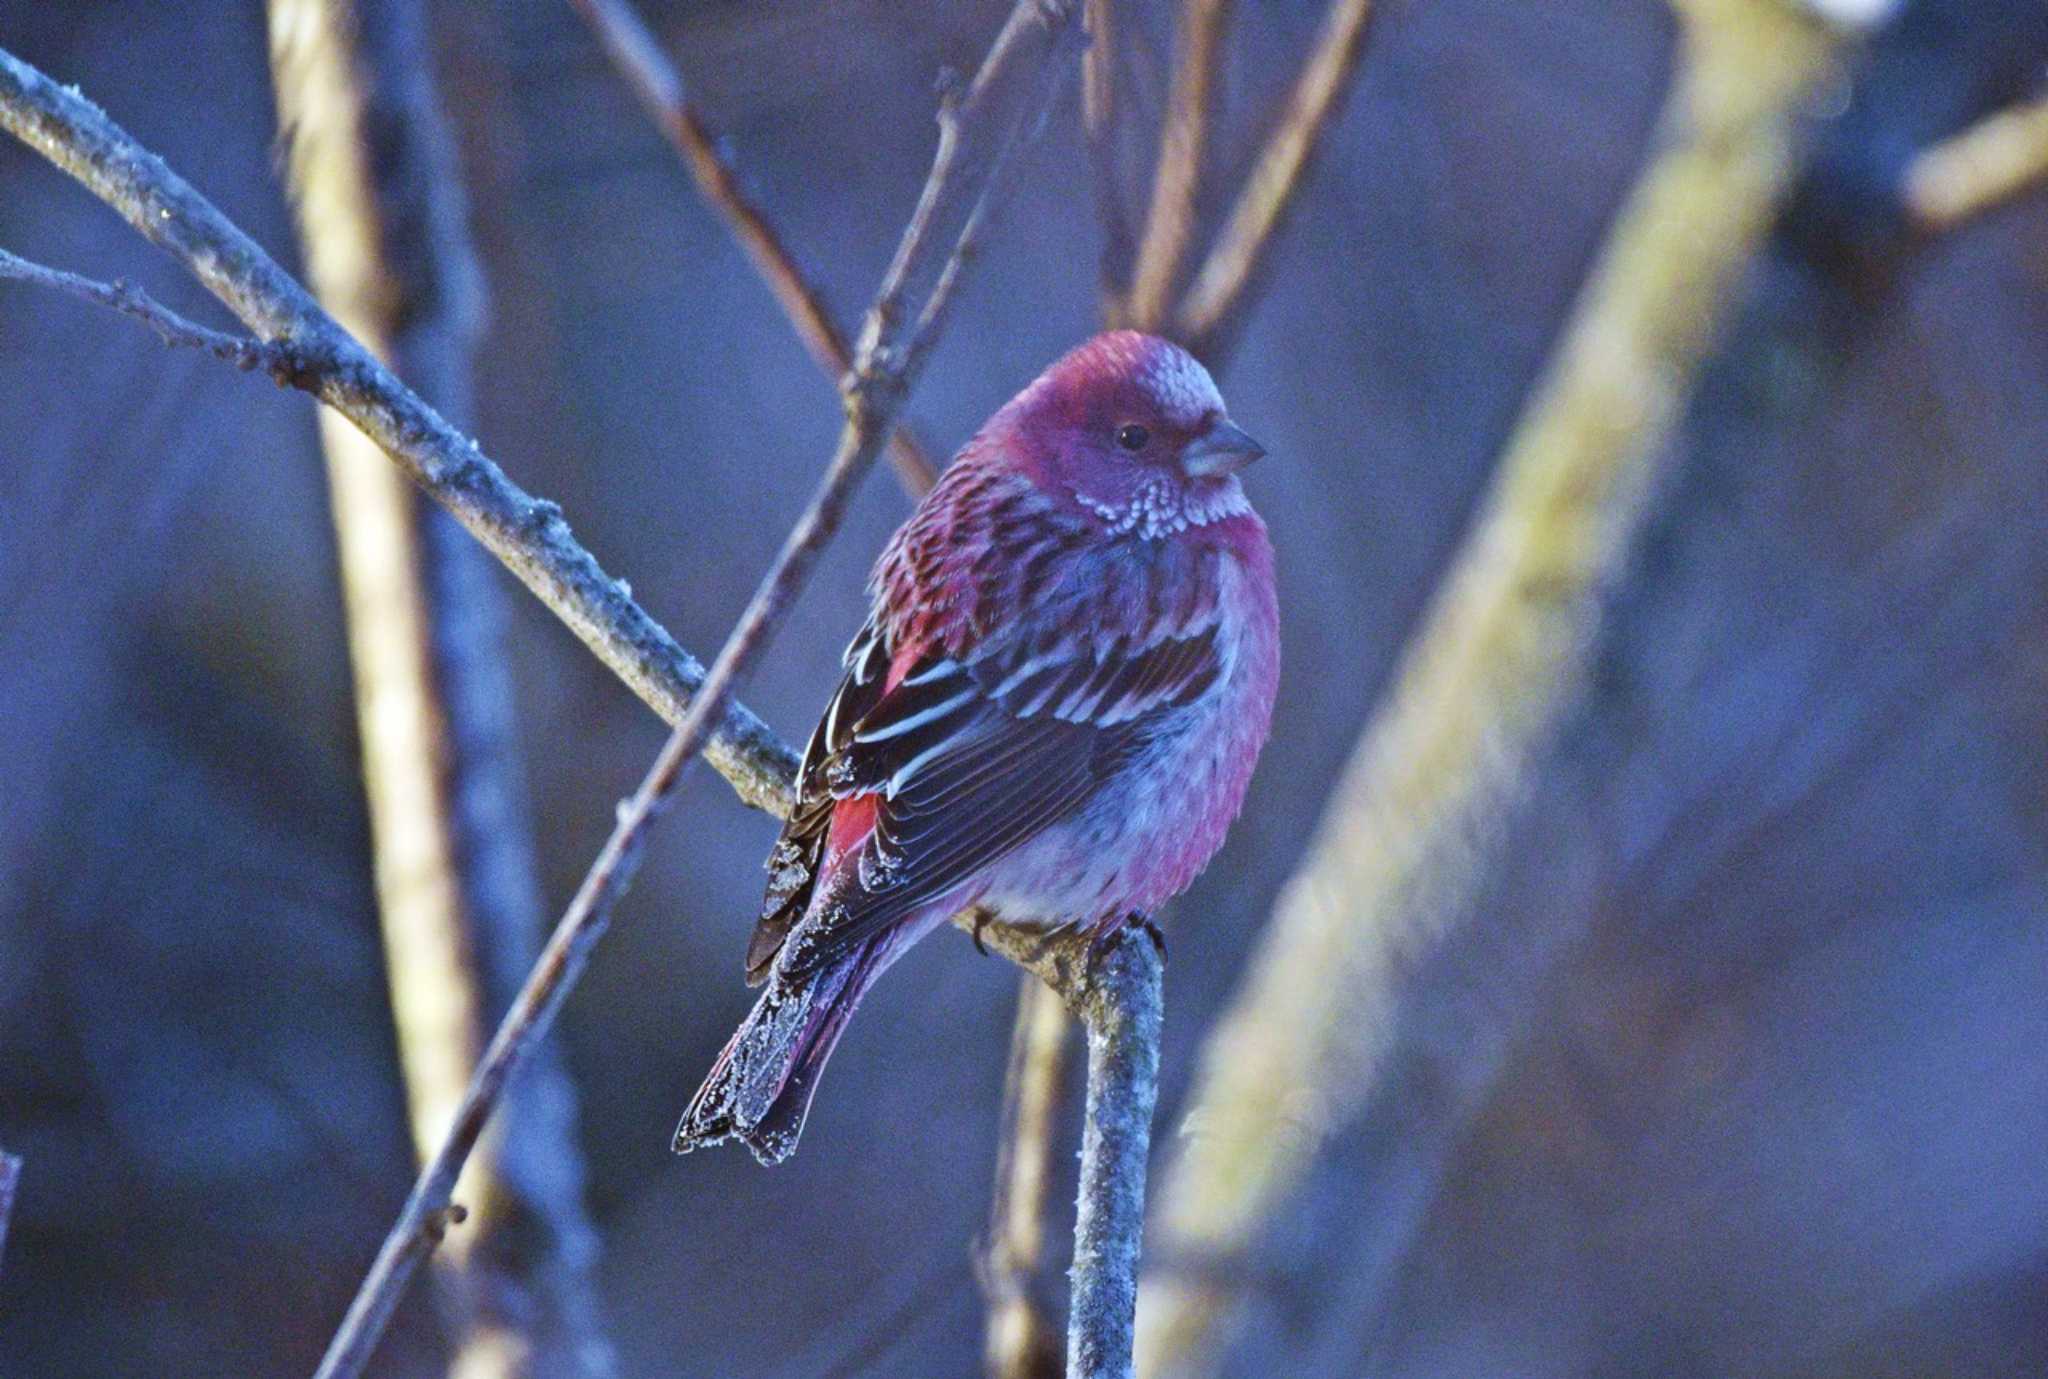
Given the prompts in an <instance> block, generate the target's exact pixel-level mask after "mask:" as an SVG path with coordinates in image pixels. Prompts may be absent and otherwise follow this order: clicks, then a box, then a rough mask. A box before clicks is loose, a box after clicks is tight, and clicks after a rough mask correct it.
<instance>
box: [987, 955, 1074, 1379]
mask: <svg viewBox="0 0 2048 1379" xmlns="http://www.w3.org/2000/svg"><path fill="white" fill-rule="evenodd" d="M1067 1028H1068V1020H1067V1011H1066V1007H1065V1006H1064V1005H1063V1004H1062V1003H1061V1001H1060V997H1059V993H1057V992H1055V991H1054V990H1053V989H1052V988H1051V987H1049V986H1047V985H1046V984H1045V983H1043V982H1041V981H1039V980H1038V978H1036V977H1034V976H1032V975H1031V974H1030V973H1028V972H1027V973H1026V974H1025V975H1024V980H1023V985H1022V986H1021V988H1020V989H1019V990H1018V992H1017V1021H1016V1026H1015V1028H1014V1029H1013V1030H1012V1032H1011V1035H1010V1062H1009V1066H1008V1068H1007V1069H1006V1070H1005V1072H1004V1075H1003V1122H1002V1125H1001V1127H1000V1128H999V1129H998V1131H997V1136H996V1145H997V1149H996V1190H995V1193H994V1195H993V1197H992V1198H991V1200H990V1202H989V1228H988V1242H987V1246H986V1248H985V1249H984V1251H983V1254H982V1261H981V1282H982V1288H983V1290H984V1292H985V1293H986V1294H987V1296H988V1309H989V1315H988V1335H987V1354H986V1357H985V1358H986V1365H987V1371H988V1375H989V1379H1059V1376H1060V1373H1061V1367H1060V1345H1059V1338H1058V1333H1057V1332H1055V1331H1054V1330H1053V1328H1052V1327H1051V1326H1049V1325H1048V1324H1047V1323H1046V1320H1045V1311H1044V1308H1043V1306H1042V1304H1041V1301H1040V1299H1039V1298H1037V1297H1035V1296H1034V1295H1033V1290H1034V1289H1035V1288H1036V1287H1037V1284H1038V1276H1039V1271H1040V1269H1041V1268H1042V1267H1043V1264H1044V1256H1045V1204H1046V1190H1047V1188H1048V1187H1049V1186H1050V1183H1051V1177H1052V1172H1051V1169H1052V1165H1051V1162H1050V1161H1051V1158H1052V1138H1053V1132H1054V1130H1055V1128H1056V1127H1057V1123H1058V1119H1059V1102H1060V1091H1061V1083H1062V1082H1063V1081H1064V1080H1065V1079H1064V1077H1063V1076H1062V1075H1063V1074H1064V1072H1065V1070H1066V1056H1065V1055H1066V1048H1067Z"/></svg>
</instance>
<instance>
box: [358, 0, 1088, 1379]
mask: <svg viewBox="0 0 2048 1379" xmlns="http://www.w3.org/2000/svg"><path fill="white" fill-rule="evenodd" d="M1070 18H1071V9H1070V8H1069V7H1067V6H1063V5H1059V4H1049V3H1044V0H1021V2H1020V3H1019V4H1018V6H1017V7H1016V8H1015V9H1014V10H1013V11H1012V13H1011V16H1010V20H1009V22H1008V23H1007V24H1005V26H1004V28H1003V31H1002V33H1001V34H1000V35H999V36H998V37H997V39H996V42H995V44H994V46H993V47H992V48H991V49H990V51H989V55H988V57H987V59H986V60H985V61H984V63H983V64H982V68H981V71H980V72H979V73H978V74H977V76H976V77H975V80H974V83H973V85H972V86H970V87H969V88H968V90H967V91H966V93H965V94H964V95H962V96H960V97H959V98H958V100H957V101H949V102H947V103H946V105H945V106H944V107H943V108H942V110H941V112H940V136H939V149H938V154H937V156H936V158H935V159H934V161H933V166H932V172H931V176H930V178H929V179H928V180H927V181H926V183H925V188H924V193H923V195H922V196H921V197H920V198H919V201H918V206H917V210H916V212H915V214H914V215H913V216H912V219H911V222H910V225H909V227H908V228H907V229H906V230H905V232H904V236H903V240H902V243H901V244H900V245H899V246H898V249H897V253H896V258H895V259H894V261H893V262H892V263H891V265H890V269H889V272H888V274H887V276H886V277H885V278H884V280H883V284H882V288H881V290H880V292H879V293H878V294H877V295H876V298H875V303H874V305H873V307H871V308H870V310H869V312H868V316H867V324H866V328H865V329H864V331H863V333H862V339H861V344H860V349H859V353H858V355H857V356H856V362H855V367H854V370H853V373H852V375H851V378H850V380H849V386H848V388H847V421H846V425H845V427H844V429H843V430H842V432H841V435H840V440H839V445H838V449H837V450H836V452H835V453H834V455H833V457H832V462H831V464H830V465H829V466H828V467H827V469H826V471H825V475H824V478H823V479H822V480H821V481H820V484H819V487H818V490H817V492H816V493H815V494H814V495H813V496H812V499H811V502H810V504H809V506H808V507H807V508H806V509H805V511H804V513H803V515H802V517H800V518H799V519H798V521H797V524H796V526H795V527H794V528H792V529H791V531H790V533H789V536H788V538H787V539H786V540H785V541H784V543H783V546H782V550H781V552H780V553H779V554H778V556H777V557H776V561H775V564H774V565H773V566H772V567H771V568H770V570H769V572H768V574H767V575H766V576H765V577H764V578H763V580H762V582H761V585H760V587H759V588H758V589H756V590H755V593H754V596H753V598H752V600H751V601H750V602H749V603H748V605H747V608H746V611H745V612H744V613H743V614H742V615H741V617H740V620H739V622H738V624H737V625H736V626H735V627H734V629H733V632H732V635H731V636H730V637H728V638H727V640H726V643H725V646H724V647H723V648H722V649H721V650H720V652H719V654H718V658H717V659H716V660H715V661H714V662H713V663H712V665H711V669H710V671H709V672H708V673H707V675H706V677H705V679H704V682H703V686H702V688H701V690H700V691H699V694H698V697H697V700H696V702H695V703H694V704H693V705H692V706H691V709H690V712H689V713H688V715H686V716H685V718H684V719H683V722H682V723H681V725H680V726H679V727H677V729H676V731H675V732H674V733H673V734H672V735H671V736H670V738H669V740H668V742H667V743H666V744H665V745H664V746H663V748H662V750H661V753H660V755H659V756H658V757H657V758H656V759H655V762H654V765H653V766H652V768H650V769H649V771H648V773H647V775H646V777H645V778H644V779H643V780H642V781H641V783H640V787H639V789H638V790H636V791H635V792H634V794H633V796H632V798H631V799H629V800H627V801H626V802H625V803H624V804H623V805H622V806H621V807H620V810H619V818H618V823H617V825H616V827H614V829H613V830H612V834H611V836H610V837H609V838H608V839H607V840H606V842H605V845H604V848H603V850H602V851H601V852H600V853H599V854H598V857H597V860H596V861H595V862H594V863H593V864H592V866H591V868H590V871H589V872H588V874H587V875H586V876H585V877H584V879H583V884H582V885H581V886H580V887H579V888H578V889H577V892H576V896H575V899H574V900H573V901H572V902H571V903H570V906H569V909H568V911H567V913H565V914H564V915H563V917H562V920H561V922H560V923H559V924H558V925H557V926H556V929H555V932H554V934H553V936H552V937H551V938H550V939H549V941H548V945H547V948H546V950H545V951H544V952H543V953H542V955H541V959H540V962H539V963H538V964H536V966H535V968H534V971H533V973H532V974H531V975H530V976H529V978H528V980H527V983H526V986H525V987H524V989H522V990H521V992H520V994H519V997H518V999H517V1000H516V1001H515V1002H514V1003H513V1006H512V1009H511V1011H510V1012H509V1013H508V1014H507V1016H506V1018H505V1021H504V1023H503V1024H501V1025H500V1026H499V1028H498V1032H497V1034H496V1035H495V1036H493V1038H492V1040H491V1045H490V1048H489V1050H488V1051H487V1052H486V1053H485V1055H484V1058H483V1060H482V1062H481V1063H480V1064H479V1066H478V1068H477V1072H476V1076H475V1078H474V1079H473V1080H472V1081H471V1083H470V1086H469V1090H468V1091H467V1093H465V1095H464V1097H463V1102H462V1105H461V1107H460V1108H459V1110H458V1112H457V1115H456V1120H455V1125H454V1128H453V1130H452V1131H451V1132H450V1134H449V1137H448V1140H447V1142H446V1143H444V1144H443V1145H442V1147H441V1149H440V1150H439V1151H438V1152H437V1153H436V1154H435V1155H434V1157H433V1159H432V1160H431V1161H430V1162H429V1163H428V1165H427V1167H426V1168H425V1170H423V1171H422V1173H421V1175H420V1177H419V1180H418V1181H417V1182H416V1183H415V1184H414V1186H413V1190H412V1194H411V1196H410V1197H409V1198H408V1199H407V1201H406V1204H405V1207H404V1209H403V1210H402V1211H401V1212H400V1214H399V1218H398V1220H397V1222H396V1223H395V1224H394V1225H393V1226H392V1228H391V1232H390V1234H389V1235H388V1236H387V1237H386V1238H385V1242H384V1247H383V1249H382V1250H381V1251H380V1252H379V1254H378V1257H377V1260H376V1263H375V1264H373V1265H372V1266H371V1270H370V1273H369V1276H368V1277H367V1278H365V1279H364V1281H363V1285H362V1287H361V1289H360V1290H359V1291H358V1292H357V1294H356V1298H355V1301H354V1302H353V1303H352V1304H351V1305H350V1307H349V1312H348V1316H347V1317H346V1318H345V1319H344V1320H343V1323H342V1326H341V1329H340V1330H339V1331H337V1332H336V1333H335V1336H334V1339H333V1341H332V1343H331V1344H330V1345H329V1347H328V1351H327V1356H326V1358H325V1359H324V1360H323V1361H322V1363H321V1366H320V1370H319V1376H318V1379H348V1377H349V1376H354V1375H356V1374H359V1373H360V1372H361V1370H362V1366H363V1365H364V1364H365V1363H366V1362H367V1361H368V1359H369V1355H370V1352H371V1351H372V1350H373V1349H374V1347H375V1345H376V1342H377V1339H378V1337H379V1336H381V1335H382V1333H383V1330H384V1327H385V1325H386V1324H387V1323H388V1322H389V1320H390V1316H391V1312H392V1310H393V1309H394V1308H395V1307H396V1306H397V1304H398V1299H399V1298H400V1297H401V1296H402V1294H403V1292H404V1289H405V1285H406V1283H407V1282H408V1281H409V1279H410V1277H411V1275H412V1273H413V1272H414V1271H415V1269H416V1268H417V1267H418V1263H419V1261H420V1259H421V1258H422V1257H423V1256H424V1254H425V1253H426V1252H427V1251H428V1250H430V1249H431V1248H432V1238H433V1235H434V1224H435V1222H436V1221H437V1220H438V1219H439V1218H440V1216H441V1215H442V1213H444V1212H445V1211H446V1209H447V1206H448V1203H449V1196H450V1194H451V1193H452V1191H453V1189H454V1186H455V1180H456V1177H457V1176H458V1174H459V1173H460V1172H461V1169H462V1164H463V1162H464V1161H465V1160H466V1159H467V1158H468V1156H469V1153H470V1151H471V1150H472V1149H473V1148H474V1147H475V1144H476V1140H477V1137H478V1135H479V1134H481V1132H482V1129H483V1126H484V1123H485V1122H486V1121H487V1120H488V1118H489V1116H490V1113H491V1111H492V1109H493V1107H494V1106H495V1104H496V1102H497V1100H498V1099H499V1097H500V1096H501V1095H502V1093H503V1089H504V1086H505V1083H506V1082H507V1080H508V1079H510V1078H511V1076H512V1075H513V1074H514V1073H516V1072H517V1071H518V1069H519V1067H520V1065H521V1064H522V1063H523V1062H524V1061H525V1059H526V1057H527V1055H528V1054H529V1052H530V1051H531V1049H532V1048H533V1047H534V1046H535V1045H536V1044H537V1043H538V1042H539V1041H540V1040H541V1039H542V1038H543V1037H544V1036H545V1035H546V1033H547V1030H548V1028H549V1027H550V1026H551V1025H552V1023H553V1020H554V1016H555V1014H556V1012H557V1011H558V1010H559V1009H560V1007H561V1003H562V1000H563V998H564V997H565V996H566V995H567V993H568V991H569V989H570V988H571V987H572V986H573V985H574V984H575V981H576V979H577V977H578V976H579V975H580V974H581V972H582V969H583V966H584V964H585V963H586V962H587V961H588V960H589V955H590V953H591V951H592V949H593V948H594V947H595V945H596V944H597V942H598V940H599V939H600V938H601V937H602V936H603V934H604V932H605V929H606V928H607V926H608V925H609V923H610V918H611V911H612V906H613V903H614V902H615V901H616V899H617V898H618V896H619V895H620V894H621V893H622V892H623V891H624V890H625V888H626V887H627V886H628V885H629V884H630V883H631V880H632V875H633V872H634V870H635V868H636V867H637V865H638V862H639V858H640V853H641V849H642V846H643V844H644V842H645V838H646V833H647V828H648V826H649V825H650V824H651V823H652V822H653V820H654V818H655V817H656V816H657V815H658V814H659V813H660V811H661V809H662V807H663V805H664V803H665V802H666V800H667V799H668V798H669V795H670V792H671V791H672V790H673V788H674V786H675V783H676V781H677V780H678V779H679V778H680V776H681V774H682V772H683V770H684V769H685V768H686V767H687V766H688V765H689V763H690V762H691V761H692V760H693V759H694V758H695V756H696V755H697V753H698V752H699V751H700V750H701V749H702V748H703V747H704V746H705V745H706V743H707V742H708V741H709V738H710V732H711V725H712V723H713V722H714V720H715V719H717V718H718V716H719V715H720V714H721V713H722V712H723V709H724V706H725V703H726V701H727V700H728V699H729V698H730V696H731V694H732V692H733V690H734V688H735V687H736V686H737V684H738V682H739V680H740V679H741V677H743V676H744V675H745V673H746V671H747V670H748V669H749V667H750V666H751V665H752V663H753V661H754V660H755V658H756V657H757V656H758V655H759V654H760V652H761V650H762V649H763V648H764V647H765V645H766V643H767V640H768V638H769V637H770V636H771V635H772V634H773V632H774V630H775V628H776V626H777V624H778V623H779V622H780V620H781V618H782V615H783V614H784V612H785V611H786V610H787V609H788V607H789V605H790V603H791V601H792V600H793V598H794V597H795V594H796V591H797V589H798V587H799V586H800V585H801V584H802V582H803V580H804V578H805V576H806V575H807V574H808V573H809V571H810V569H811V567H812V565H813V564H814V563H815V562H816V559H817V556H818V554H819V553H820V552H821V551H822V550H823V548H824V546H825V544H826V542H827V541H829V540H830V538H831V536H832V533H833V532H834V530H835V529H836V528H837V526H838V521H839V516H840V514H841V512H842V511H843V510H844V507H845V504H846V501H847V499H848V497H849V496H850V494H851V491H852V486H853V484H854V482H855V481H857V480H858V479H859V478H860V476H861V475H862V474H863V473H864V472H865V471H866V469H867V468H868V467H869V465H870V464H871V463H872V462H873V460H874V458H875V456H876V455H877V454H878V453H879V451H880V450H881V447H882V445H883V442H884V441H885V440H886V439H887V437H888V434H889V429H890V425H891V423H892V421H893V419H894V416H895V413H896V410H897V408H898V407H899V406H900V405H901V402H902V399H903V396H904V394H905V393H906V392H907V390H908V389H909V388H910V386H911V385H912V384H913V383H914V382H915V381H916V378H917V375H918V372H919V370H920V369H921V367H922V364H923V362H924V360H925V359H926V358H927V357H928V355H929V353H930V350H931V347H932V345H933V343H934V338H935V336H936V335H937V333H938V331H939V330H940V328H941V327H942V326H943V323H944V315H945V308H946V305H947V303H948V301H949V300H950V298H951V297H952V295H953V289H954V288H955V287H956V286H957V284H958V281H959V274H960V271H961V264H962V263H963V262H964V261H965V260H966V259H967V258H968V257H970V256H971V249H972V243H973V240H974V238H975V236H976V234H977V233H978V231H979V229H980V227H981V226H982V225H983V224H984V223H985V218H986V217H985V211H986V207H987V206H988V204H989V201H990V199H991V197H992V196H993V195H994V193H995V191H996V190H997V183H998V174H999V173H1000V171H1001V170H1002V168H1003V166H1004V165H1005V163H1006V162H1007V160H1008V157H1009V154H1010V152H1011V150H1012V149H1013V147H1014V146H1015V144H1016V142H1017V140H1018V137H1019V135H1020V134H1021V133H1022V131H1023V130H1024V129H1025V128H1027V127H1028V125H1029V123H1030V121H1031V120H1032V119H1034V118H1035V117H1036V116H1037V115H1038V113H1039V112H1040V111H1042V110H1043V109H1044V107H1045V104H1046V101H1047V98H1048V96H1049V94H1050V91H1051V87H1052V79H1053V76H1054V74H1055V72H1056V71H1057V66H1058V64H1056V63H1055V62H1054V61H1053V59H1054V58H1055V56H1056V55H1057V54H1058V53H1059V51H1060V49H1061V46H1062V45H1061V43H1060V42H1059V40H1060V38H1061V36H1062V35H1063V33H1064V32H1065V29H1066V26H1067V23H1068V21H1069V19H1070ZM949 242H950V250H949V248H948V245H949ZM927 279H929V280H930V284H931V285H930V286H929V287H928V288H922V287H920V284H921V283H923V282H924V281H925V280H927ZM920 292H923V293H926V294H927V295H925V296H924V297H923V299H922V301H921V305H920V309H919V310H917V311H916V312H915V313H914V315H913V314H912V313H910V312H909V311H908V307H909V306H910V305H912V304H915V303H920V298H919V296H918V294H919V293H920ZM906 318H908V319H909V321H910V323H909V324H906Z"/></svg>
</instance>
